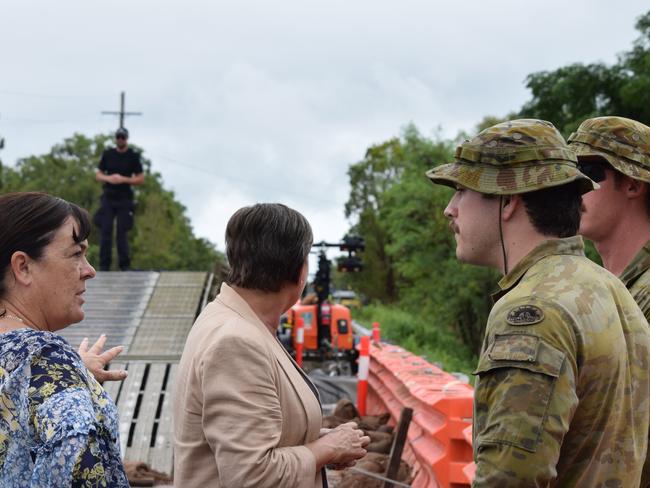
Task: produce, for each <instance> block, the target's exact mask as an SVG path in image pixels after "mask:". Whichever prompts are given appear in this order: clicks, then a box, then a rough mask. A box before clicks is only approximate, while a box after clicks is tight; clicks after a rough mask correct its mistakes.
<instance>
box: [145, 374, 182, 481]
mask: <svg viewBox="0 0 650 488" xmlns="http://www.w3.org/2000/svg"><path fill="white" fill-rule="evenodd" d="M169 366H170V369H169V376H168V378H167V384H166V387H165V398H164V400H163V405H162V410H161V414H160V418H159V419H158V432H157V433H156V441H155V446H154V448H153V449H152V451H151V458H150V461H151V467H152V468H153V469H155V470H157V471H162V472H163V473H167V474H170V475H171V474H172V473H173V471H174V429H173V425H172V394H173V390H174V383H175V381H176V373H177V371H178V364H170V365H169Z"/></svg>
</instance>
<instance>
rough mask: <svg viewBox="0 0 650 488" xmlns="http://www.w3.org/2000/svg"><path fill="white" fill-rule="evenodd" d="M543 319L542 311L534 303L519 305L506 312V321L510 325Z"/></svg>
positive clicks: (526, 323)
mask: <svg viewBox="0 0 650 488" xmlns="http://www.w3.org/2000/svg"><path fill="white" fill-rule="evenodd" d="M542 320H544V312H543V311H542V309H541V308H539V307H536V306H535V305H520V306H518V307H515V308H513V309H512V310H510V311H509V312H508V316H507V317H506V322H508V323H509V324H510V325H533V324H537V323H539V322H541V321H542Z"/></svg>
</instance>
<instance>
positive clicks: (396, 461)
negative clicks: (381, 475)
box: [384, 407, 413, 488]
mask: <svg viewBox="0 0 650 488" xmlns="http://www.w3.org/2000/svg"><path fill="white" fill-rule="evenodd" d="M412 418H413V409H412V408H409V407H405V408H403V409H402V414H401V415H400V417H399V423H398V424H397V432H396V433H395V439H394V440H393V447H391V450H390V456H389V458H388V467H387V468H386V478H388V480H394V479H395V478H396V477H397V472H398V471H399V465H400V462H401V460H402V452H403V451H404V444H405V443H406V435H407V434H408V431H409V426H410V425H411V419H412ZM388 480H387V481H385V482H384V488H393V486H394V485H395V484H394V483H393V482H392V481H388Z"/></svg>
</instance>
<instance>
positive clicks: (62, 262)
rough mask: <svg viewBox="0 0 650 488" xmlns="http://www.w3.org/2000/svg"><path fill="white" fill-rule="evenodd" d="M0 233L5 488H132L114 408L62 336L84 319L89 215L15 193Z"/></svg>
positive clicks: (40, 196)
mask: <svg viewBox="0 0 650 488" xmlns="http://www.w3.org/2000/svg"><path fill="white" fill-rule="evenodd" d="M0 229H2V231H1V232H0V486H2V487H3V488H24V487H45V486H51V487H64V486H65V487H69V486H70V487H91V486H92V487H95V486H102V487H116V488H121V487H128V486H129V485H128V481H127V479H126V475H125V474H124V468H123V466H122V462H121V459H120V450H119V444H118V438H117V437H118V424H117V410H116V408H115V405H114V404H113V402H112V401H111V399H110V398H109V397H108V395H107V394H106V392H105V391H104V390H103V389H102V387H101V386H100V385H99V383H98V382H97V381H96V380H95V378H94V377H93V375H92V374H90V372H89V371H88V370H87V369H86V367H85V366H84V365H83V362H82V360H81V357H80V356H79V354H77V353H76V352H75V351H74V350H73V349H72V348H71V347H70V345H69V344H68V343H67V342H66V341H65V339H63V338H61V337H60V336H59V335H57V334H55V333H54V332H55V331H57V330H60V329H63V328H64V327H67V326H68V325H70V324H73V323H76V322H79V321H81V320H82V319H83V318H84V312H83V310H82V305H83V303H84V299H83V293H84V291H85V288H86V286H85V282H86V280H88V279H90V278H92V277H94V276H95V270H94V269H93V267H92V266H91V265H90V264H89V263H88V261H87V260H86V250H87V248H88V241H87V240H86V239H87V237H88V233H89V232H90V223H89V218H88V214H87V213H86V211H85V210H83V209H81V208H79V207H77V206H76V205H74V204H72V203H69V202H66V201H65V200H62V199H60V198H56V197H53V196H50V195H46V194H44V193H13V194H7V195H2V196H0Z"/></svg>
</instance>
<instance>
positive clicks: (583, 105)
mask: <svg viewBox="0 0 650 488" xmlns="http://www.w3.org/2000/svg"><path fill="white" fill-rule="evenodd" d="M636 28H637V30H638V31H639V32H640V34H641V35H640V37H639V38H638V39H637V40H636V41H635V42H634V45H633V47H632V49H631V50H630V51H628V52H626V53H623V54H622V55H620V56H619V58H618V61H617V62H616V63H615V64H613V65H612V66H607V65H605V64H603V63H591V64H582V63H576V64H572V65H569V66H564V67H561V68H558V69H556V70H554V71H540V72H537V73H533V74H531V75H529V76H528V77H527V78H526V86H527V87H528V88H529V89H530V90H531V93H532V99H531V100H530V101H528V102H527V103H526V104H525V105H524V106H523V107H522V109H521V111H520V113H519V116H521V117H534V118H540V119H544V120H549V121H551V122H553V123H554V124H555V126H556V127H557V128H558V129H559V130H560V131H561V132H562V133H563V134H564V135H565V136H568V135H569V134H570V133H571V132H573V131H574V130H575V129H576V128H577V127H578V125H580V123H581V122H582V121H583V120H585V119H587V118H590V117H597V116H600V115H619V116H623V117H629V118H631V119H634V120H638V121H639V122H643V123H645V124H650V12H648V13H646V14H645V15H643V16H641V17H640V18H639V19H638V20H637V23H636Z"/></svg>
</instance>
